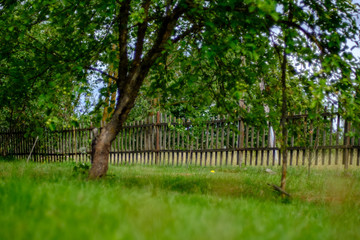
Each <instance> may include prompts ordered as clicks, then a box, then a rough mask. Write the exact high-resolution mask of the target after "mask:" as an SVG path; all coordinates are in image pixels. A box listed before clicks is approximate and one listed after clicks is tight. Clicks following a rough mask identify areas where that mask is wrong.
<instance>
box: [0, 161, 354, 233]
mask: <svg viewBox="0 0 360 240" xmlns="http://www.w3.org/2000/svg"><path fill="white" fill-rule="evenodd" d="M74 166H75V163H45V164H40V163H29V164H26V163H25V162H24V161H17V160H14V161H5V160H0V239H2V240H7V239H78V240H80V239H220V240H225V239H360V169H351V170H349V171H348V173H346V174H344V172H343V170H340V169H314V170H313V171H312V173H311V175H310V177H308V175H307V170H306V168H302V167H293V168H290V169H289V173H288V187H287V189H288V191H289V192H290V193H291V194H292V198H291V199H290V200H288V201H283V200H281V198H280V197H279V196H278V194H277V193H275V192H273V191H272V189H271V188H270V187H269V186H268V185H267V183H275V184H278V183H279V182H280V168H276V167H272V169H273V170H274V171H275V172H276V174H274V175H270V174H268V173H266V172H265V168H264V167H246V168H241V169H239V168H237V167H226V168H215V167H212V168H209V167H206V168H204V167H189V168H187V167H161V166H139V165H136V166H111V167H110V169H109V175H108V176H107V177H106V178H105V179H101V180H98V181H87V179H86V175H85V174H81V173H80V172H79V171H74ZM212 170H214V171H215V172H211V171H212Z"/></svg>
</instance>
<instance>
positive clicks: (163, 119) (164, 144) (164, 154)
mask: <svg viewBox="0 0 360 240" xmlns="http://www.w3.org/2000/svg"><path fill="white" fill-rule="evenodd" d="M161 122H164V123H167V115H166V114H165V116H164V118H162V121H161ZM162 132H163V133H162V139H163V144H162V146H161V149H165V150H166V149H167V143H166V141H167V138H168V136H167V135H168V134H167V125H163V126H162ZM166 160H167V159H166V153H165V152H164V153H163V157H162V163H163V165H165V164H166V162H167V161H166Z"/></svg>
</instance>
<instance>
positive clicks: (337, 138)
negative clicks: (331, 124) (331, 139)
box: [335, 114, 340, 165]
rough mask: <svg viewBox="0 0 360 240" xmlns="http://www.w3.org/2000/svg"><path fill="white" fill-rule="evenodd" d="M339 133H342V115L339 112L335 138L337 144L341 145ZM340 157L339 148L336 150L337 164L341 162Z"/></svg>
mask: <svg viewBox="0 0 360 240" xmlns="http://www.w3.org/2000/svg"><path fill="white" fill-rule="evenodd" d="M339 134H340V115H339V114H337V122H336V139H335V142H336V145H339ZM338 159H339V150H338V149H336V150H335V165H337V164H338V162H339V160H338Z"/></svg>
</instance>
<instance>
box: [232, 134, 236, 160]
mask: <svg viewBox="0 0 360 240" xmlns="http://www.w3.org/2000/svg"><path fill="white" fill-rule="evenodd" d="M231 135H232V144H231V148H232V151H231V166H233V164H234V156H235V151H234V149H235V147H236V146H235V138H236V134H235V131H231Z"/></svg>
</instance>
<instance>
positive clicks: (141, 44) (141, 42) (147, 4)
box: [133, 0, 151, 66]
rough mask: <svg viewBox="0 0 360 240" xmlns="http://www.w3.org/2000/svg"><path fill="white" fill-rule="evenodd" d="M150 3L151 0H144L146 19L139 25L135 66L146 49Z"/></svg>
mask: <svg viewBox="0 0 360 240" xmlns="http://www.w3.org/2000/svg"><path fill="white" fill-rule="evenodd" d="M150 3H151V1H150V0H144V2H143V6H142V7H143V8H144V10H145V20H144V22H143V23H141V24H140V25H139V27H138V31H137V40H136V45H135V53H134V62H133V65H135V66H136V65H138V64H139V63H140V60H141V55H142V53H143V49H144V38H145V33H146V29H147V27H148V22H147V21H148V20H147V18H148V13H149V7H150Z"/></svg>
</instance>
